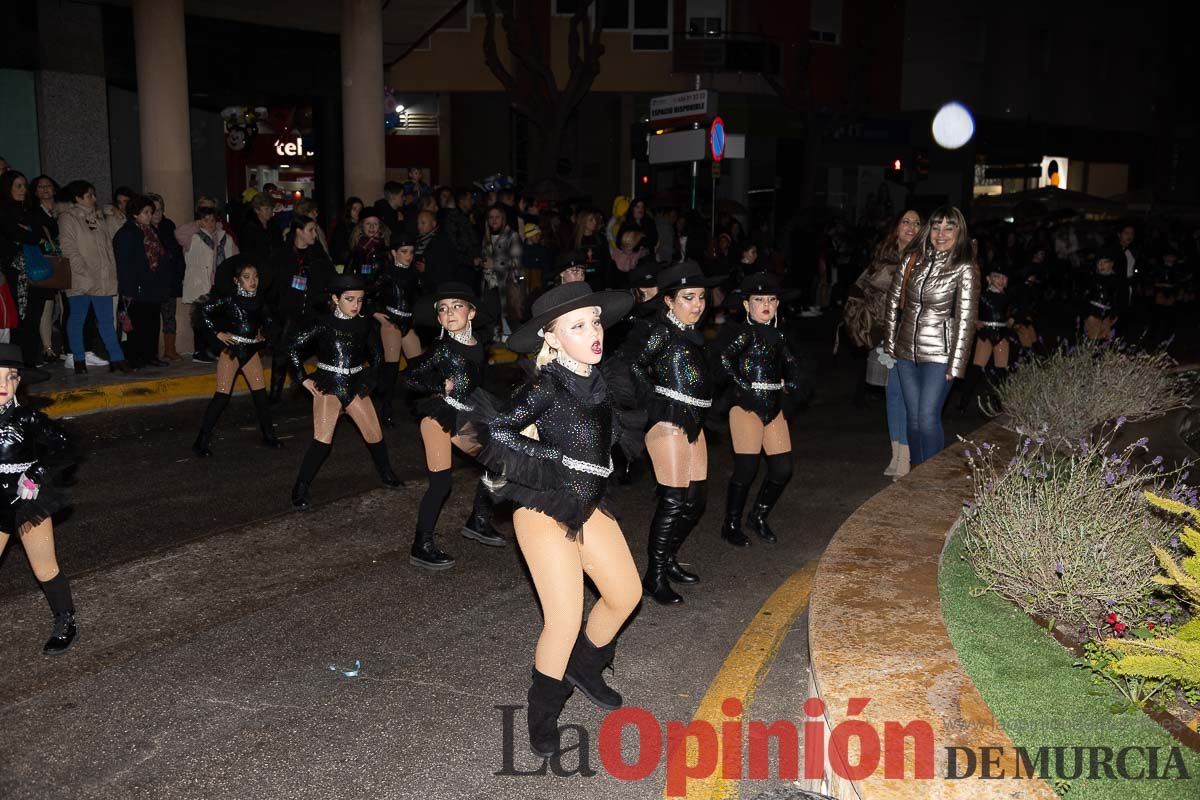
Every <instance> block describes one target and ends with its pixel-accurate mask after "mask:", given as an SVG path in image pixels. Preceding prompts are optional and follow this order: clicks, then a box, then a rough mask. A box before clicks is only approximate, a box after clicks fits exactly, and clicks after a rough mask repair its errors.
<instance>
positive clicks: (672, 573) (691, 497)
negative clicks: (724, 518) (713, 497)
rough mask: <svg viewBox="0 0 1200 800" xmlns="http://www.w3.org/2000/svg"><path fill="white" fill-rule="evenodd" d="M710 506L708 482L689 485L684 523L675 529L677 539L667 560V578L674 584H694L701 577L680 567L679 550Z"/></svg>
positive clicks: (684, 509)
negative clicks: (705, 509) (706, 507)
mask: <svg viewBox="0 0 1200 800" xmlns="http://www.w3.org/2000/svg"><path fill="white" fill-rule="evenodd" d="M707 505H708V481H692V482H691V483H689V484H688V488H687V495H686V497H685V499H684V503H683V521H682V522H680V524H679V526H678V527H677V528H675V539H674V541H673V542H671V557H670V558H669V559H667V578H669V579H670V580H671V581H672V582H673V583H683V584H693V583H699V582H700V576H699V575H697V574H695V573H693V572H688V571H687V570H685V569H684V568H683V567H681V566H679V550H680V548H682V547H683V543H684V542H686V541H687V538H688V537H689V536H691V535H692V531H694V530H696V526H697V525H698V524H700V517H702V516H703V515H704V508H705V506H707Z"/></svg>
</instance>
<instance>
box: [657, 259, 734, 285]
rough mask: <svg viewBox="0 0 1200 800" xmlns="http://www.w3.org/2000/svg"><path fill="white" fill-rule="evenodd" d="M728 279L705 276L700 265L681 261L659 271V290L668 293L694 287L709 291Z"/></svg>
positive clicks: (720, 276)
mask: <svg viewBox="0 0 1200 800" xmlns="http://www.w3.org/2000/svg"><path fill="white" fill-rule="evenodd" d="M727 277H728V276H727V275H705V274H704V270H702V269H700V265H699V264H698V263H696V262H695V261H691V260H688V261H681V262H680V263H678V264H672V265H671V266H669V267H665V268H663V269H662V270H660V271H659V273H658V290H659V291H660V292H663V293H666V292H674V291H676V290H677V289H687V288H689V287H692V286H699V287H700V288H702V289H708V288H711V287H713V286H720V285H721V284H722V283H724V282H725V278H727Z"/></svg>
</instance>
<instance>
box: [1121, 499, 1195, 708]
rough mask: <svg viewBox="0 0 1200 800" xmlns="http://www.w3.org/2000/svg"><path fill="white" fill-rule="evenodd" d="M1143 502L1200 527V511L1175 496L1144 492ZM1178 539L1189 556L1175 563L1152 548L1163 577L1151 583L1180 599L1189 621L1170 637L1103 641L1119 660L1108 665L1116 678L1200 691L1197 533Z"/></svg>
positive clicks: (1191, 531) (1186, 532) (1186, 529)
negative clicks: (1169, 683)
mask: <svg viewBox="0 0 1200 800" xmlns="http://www.w3.org/2000/svg"><path fill="white" fill-rule="evenodd" d="M1146 499H1148V500H1149V501H1150V503H1151V504H1152V505H1154V506H1156V507H1158V508H1161V509H1163V510H1165V511H1168V512H1171V513H1173V514H1182V515H1186V516H1188V517H1191V519H1192V521H1193V522H1197V523H1200V510H1197V509H1196V508H1194V507H1191V506H1188V505H1187V504H1186V503H1185V502H1183V500H1182V499H1180V498H1179V497H1178V496H1177V497H1176V498H1174V499H1170V498H1165V497H1159V496H1157V495H1155V494H1153V493H1150V492H1147V493H1146ZM1183 499H1186V498H1183ZM1179 538H1180V542H1181V543H1182V544H1183V546H1184V547H1186V548H1187V549H1188V550H1190V551H1191V553H1192V554H1191V555H1190V556H1188V557H1187V558H1184V559H1183V560H1182V561H1181V562H1178V563H1177V562H1176V561H1175V559H1174V558H1172V557H1171V555H1170V554H1169V553H1168V552H1167V551H1166V550H1165V549H1164V548H1162V547H1159V546H1157V545H1155V546H1154V554H1155V555H1156V556H1157V557H1158V562H1159V564H1161V565H1162V568H1163V571H1164V572H1165V573H1166V575H1156V576H1154V581H1155V582H1156V583H1159V584H1161V585H1163V586H1170V587H1173V588H1174V589H1175V590H1176V591H1177V592H1178V593H1179V594H1180V595H1181V596H1182V598H1183V600H1184V601H1185V602H1186V603H1187V604H1188V605H1189V607H1190V608H1189V610H1190V612H1191V614H1192V619H1191V621H1190V622H1188V623H1187V624H1185V625H1183V626H1182V627H1180V628H1179V629H1178V630H1177V631H1174V633H1173V635H1171V636H1165V637H1162V638H1155V639H1117V638H1113V639H1105V640H1104V646H1105V647H1106V648H1108V650H1109V651H1110V652H1113V653H1116V654H1117V655H1119V656H1121V660H1120V661H1117V662H1116V663H1115V664H1112V665H1111V668H1112V670H1113V671H1114V672H1117V673H1118V674H1121V675H1133V676H1138V677H1141V678H1151V679H1155V678H1156V679H1160V680H1162V679H1166V680H1173V681H1178V682H1179V683H1180V684H1182V685H1183V686H1185V687H1200V530H1196V529H1195V528H1193V527H1191V526H1184V529H1183V532H1182V533H1181V534H1180V536H1179Z"/></svg>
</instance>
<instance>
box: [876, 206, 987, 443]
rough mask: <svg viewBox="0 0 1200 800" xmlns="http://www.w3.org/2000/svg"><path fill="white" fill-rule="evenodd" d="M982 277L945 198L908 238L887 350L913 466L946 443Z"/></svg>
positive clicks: (890, 309) (892, 295) (895, 282)
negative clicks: (949, 399) (947, 408)
mask: <svg viewBox="0 0 1200 800" xmlns="http://www.w3.org/2000/svg"><path fill="white" fill-rule="evenodd" d="M979 284H980V281H979V267H978V266H977V265H976V264H975V258H974V255H973V252H972V247H971V238H970V236H968V235H967V221H966V220H965V219H964V218H963V215H962V212H961V211H959V210H958V209H957V208H954V207H953V206H942V207H941V208H939V209H937V210H936V211H934V212H933V213H932V214H931V215H930V216H929V220H928V221H927V222H926V223H925V224H924V225H923V226H922V227H921V232H920V233H918V234H917V238H916V239H914V240H913V242H912V244H910V245H909V246H908V249H907V250H906V251H905V253H904V260H903V262H902V264H901V268H900V269H898V270H897V271H896V276H895V278H893V279H892V286H891V289H890V290H889V291H888V302H887V334H886V337H885V339H884V350H885V351H886V352H887V354H888V355H889V356H891V357H892V358H894V359H896V375H897V376H898V377H899V378H900V390H901V391H902V392H903V393H904V405H905V408H906V411H907V416H908V446H909V458H910V460H911V461H912V465H913V466H914V467H915V466H916V465H918V464H920V463H922V462H924V461H927V460H928V459H930V458H932V457H933V456H934V455H936V454H937V453H939V452H941V450H942V448H943V447H945V433H944V432H943V431H942V406H944V405H945V404H946V396H947V395H949V394H950V387H951V386H952V385H953V383H954V379H955V378H961V377H963V376H964V375H965V374H966V372H967V362H968V361H969V360H970V356H971V346H972V344H973V343H974V341H975V318H976V317H977V316H978V309H979V288H980V286H979Z"/></svg>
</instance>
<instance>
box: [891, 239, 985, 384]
mask: <svg viewBox="0 0 1200 800" xmlns="http://www.w3.org/2000/svg"><path fill="white" fill-rule="evenodd" d="M914 257H915V256H912V255H910V256H908V258H914ZM907 266H908V263H907V261H905V263H904V264H902V265H901V266H900V269H898V270H896V275H895V277H894V278H893V279H892V286H891V289H889V290H888V299H887V335H886V338H885V339H884V345H883V347H884V350H885V351H886V352H887V353H888V355H890V356H892V357H893V358H895V359H897V360H903V361H915V362H916V363H918V364H923V363H928V362H937V363H941V364H946V365H947V367H946V373H947V374H948V375H953V376H954V377H956V378H961V377H963V376H964V375H966V374H967V363H968V362H969V361H970V358H971V349H972V345H973V344H974V342H975V320H976V318H977V317H978V311H979V290H980V280H979V267H977V266H975V265H974V264H972V263H970V262H963V263H961V264H951V263H950V259H949V254H948V253H929V254H927V255H926V257H925V258H923V259H921V260H920V261H919V262H918V263H917V264H916V265H914V266H913V268H912V272H911V273H909V276H908V289H907V290H906V291H905V292H904V308H903V309H901V308H900V289H901V287H902V286H903V285H904V274H905V270H906V268H907Z"/></svg>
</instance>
